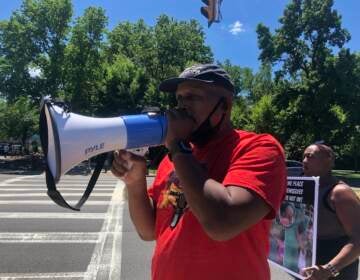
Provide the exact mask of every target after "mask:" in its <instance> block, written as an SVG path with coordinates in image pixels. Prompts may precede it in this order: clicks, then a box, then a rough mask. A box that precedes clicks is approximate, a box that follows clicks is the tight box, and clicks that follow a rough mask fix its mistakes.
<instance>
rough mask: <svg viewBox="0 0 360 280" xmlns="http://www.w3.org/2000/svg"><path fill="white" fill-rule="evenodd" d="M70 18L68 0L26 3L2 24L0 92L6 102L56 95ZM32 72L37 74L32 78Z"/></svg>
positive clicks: (0, 35) (0, 25)
mask: <svg viewBox="0 0 360 280" xmlns="http://www.w3.org/2000/svg"><path fill="white" fill-rule="evenodd" d="M71 16H72V5H71V1H70V0H42V1H35V0H26V1H24V2H23V4H22V6H21V8H20V9H19V10H18V11H16V12H14V13H13V15H12V16H11V17H10V19H9V20H8V21H3V22H1V24H0V57H1V60H0V92H1V93H2V94H3V95H4V96H5V97H6V98H7V99H8V100H9V101H14V100H15V99H17V98H18V97H20V96H24V95H27V96H31V98H32V99H33V100H34V101H35V100H37V101H38V100H39V99H40V98H41V96H42V95H47V94H51V95H54V96H56V95H57V92H58V90H59V89H60V88H61V87H62V85H63V72H62V70H63V69H62V61H63V57H64V48H65V42H66V36H67V34H68V31H69V22H70V19H71ZM34 71H36V72H37V73H38V75H32V72H34Z"/></svg>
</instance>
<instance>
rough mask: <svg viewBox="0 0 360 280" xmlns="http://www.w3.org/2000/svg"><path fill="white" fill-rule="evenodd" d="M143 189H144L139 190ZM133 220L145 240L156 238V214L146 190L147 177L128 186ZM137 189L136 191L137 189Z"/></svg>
mask: <svg viewBox="0 0 360 280" xmlns="http://www.w3.org/2000/svg"><path fill="white" fill-rule="evenodd" d="M139 189H141V190H142V191H138V190H139ZM127 190H128V201H129V211H130V217H131V220H132V222H133V224H134V226H135V228H136V231H137V232H138V234H139V236H140V237H141V239H143V240H147V241H150V240H154V239H155V215H154V207H153V205H152V201H151V199H150V197H149V196H148V194H147V191H146V179H144V180H141V181H140V182H138V183H137V184H136V185H131V186H130V185H129V186H127ZM135 190H136V191H135Z"/></svg>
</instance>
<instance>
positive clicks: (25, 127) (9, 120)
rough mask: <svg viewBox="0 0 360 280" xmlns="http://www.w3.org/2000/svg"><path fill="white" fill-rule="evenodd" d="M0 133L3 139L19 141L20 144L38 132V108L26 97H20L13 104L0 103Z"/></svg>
mask: <svg viewBox="0 0 360 280" xmlns="http://www.w3.org/2000/svg"><path fill="white" fill-rule="evenodd" d="M0 119H1V122H0V131H1V135H2V136H3V137H7V138H10V139H13V140H20V141H21V142H22V144H23V145H24V144H25V141H26V139H27V138H28V137H30V136H31V135H33V134H34V133H35V132H36V131H37V130H38V125H39V124H38V122H39V115H38V108H37V107H35V106H34V105H32V102H31V101H30V99H29V98H28V97H25V96H21V97H19V98H18V99H16V100H15V101H14V102H13V103H7V102H4V101H0Z"/></svg>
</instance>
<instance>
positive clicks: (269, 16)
mask: <svg viewBox="0 0 360 280" xmlns="http://www.w3.org/2000/svg"><path fill="white" fill-rule="evenodd" d="M21 2H22V1H21V0H0V19H8V18H9V16H10V15H11V13H12V11H14V10H15V9H18V8H19V7H20V5H21ZM289 2H290V1H289V0H223V4H222V7H221V12H222V17H223V19H222V21H221V22H220V23H214V24H213V25H212V26H211V27H210V28H208V27H207V21H206V19H205V18H204V17H203V16H202V15H201V14H200V7H201V6H202V5H203V3H202V2H201V0H155V1H151V0H101V1H100V0H73V6H74V15H75V17H77V16H80V15H82V13H83V10H84V9H85V8H86V7H89V6H100V7H102V8H104V9H105V10H106V15H107V16H108V18H109V29H112V28H113V27H114V26H115V25H117V23H119V22H121V21H131V22H135V21H137V20H138V19H140V18H143V19H144V20H145V22H146V23H147V24H149V25H154V23H155V22H156V18H157V17H158V16H159V15H160V14H167V15H168V16H171V17H173V18H175V19H178V20H189V19H196V20H198V21H199V22H200V23H201V24H202V26H203V27H204V31H205V33H206V43H207V44H208V45H209V46H210V47H211V49H212V50H213V52H214V55H215V59H216V60H220V61H223V60H225V59H227V58H228V59H230V61H231V62H232V63H233V64H237V65H240V66H242V67H245V66H246V67H250V68H253V69H254V70H257V69H258V66H259V62H258V55H259V50H258V47H257V37H256V32H255V31H256V26H257V24H258V23H260V22H262V23H264V24H265V25H267V26H269V27H270V29H271V30H272V31H273V30H274V29H275V28H276V27H277V26H278V19H279V17H280V16H281V15H282V13H283V10H284V8H285V6H286V5H287V3H289ZM334 7H335V9H337V10H338V11H339V13H340V14H341V15H342V23H343V27H345V28H347V29H348V30H349V32H350V33H351V36H352V39H351V41H350V42H349V43H348V44H347V46H348V47H349V48H350V49H351V50H352V51H359V50H360V28H359V26H360V20H359V11H360V1H359V0H335V5H334Z"/></svg>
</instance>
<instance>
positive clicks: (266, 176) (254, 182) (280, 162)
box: [223, 135, 286, 219]
mask: <svg viewBox="0 0 360 280" xmlns="http://www.w3.org/2000/svg"><path fill="white" fill-rule="evenodd" d="M223 185H225V186H239V187H244V188H246V189H249V190H251V191H253V192H255V193H256V194H257V195H259V196H260V197H261V198H262V199H263V200H264V201H265V202H266V203H267V204H268V205H269V206H270V207H271V211H270V213H269V214H268V215H267V216H266V217H265V218H266V219H273V218H274V217H275V214H276V212H277V210H278V208H279V207H280V204H281V201H282V200H283V199H284V196H285V190H286V166H285V157H284V152H283V149H282V147H281V146H280V144H279V143H277V141H276V140H275V139H274V138H272V137H271V136H270V135H264V136H261V137H259V138H257V139H254V141H251V142H250V141H249V143H248V144H247V145H246V146H245V147H243V148H242V149H238V150H235V152H234V155H233V158H232V161H231V165H230V166H229V169H228V172H227V174H226V176H225V178H224V180H223Z"/></svg>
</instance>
